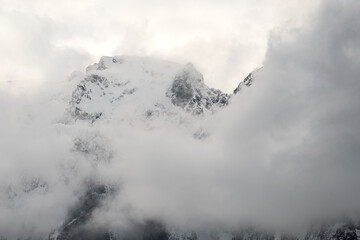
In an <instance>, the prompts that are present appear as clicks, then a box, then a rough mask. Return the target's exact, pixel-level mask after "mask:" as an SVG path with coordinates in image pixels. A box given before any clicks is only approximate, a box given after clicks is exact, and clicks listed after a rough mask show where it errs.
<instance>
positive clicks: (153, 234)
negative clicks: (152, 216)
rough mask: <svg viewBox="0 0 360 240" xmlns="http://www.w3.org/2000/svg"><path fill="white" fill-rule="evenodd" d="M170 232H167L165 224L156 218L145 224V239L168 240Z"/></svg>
mask: <svg viewBox="0 0 360 240" xmlns="http://www.w3.org/2000/svg"><path fill="white" fill-rule="evenodd" d="M169 236H170V235H169V233H168V232H167V230H166V228H165V226H164V225H163V224H162V223H161V222H159V221H155V220H149V221H147V222H146V224H145V228H144V233H143V237H142V239H143V240H168V239H169Z"/></svg>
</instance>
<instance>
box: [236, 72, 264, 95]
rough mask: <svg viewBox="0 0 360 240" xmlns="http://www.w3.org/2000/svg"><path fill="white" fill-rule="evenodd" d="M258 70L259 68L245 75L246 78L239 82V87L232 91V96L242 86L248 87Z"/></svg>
mask: <svg viewBox="0 0 360 240" xmlns="http://www.w3.org/2000/svg"><path fill="white" fill-rule="evenodd" d="M260 69H261V68H259V69H257V70H255V71H253V72H251V73H249V75H247V76H246V78H245V79H244V80H243V81H242V82H240V83H239V85H238V86H237V87H236V88H235V89H234V94H237V93H238V92H239V91H240V90H241V88H242V87H243V86H247V87H250V86H251V84H253V82H254V80H255V73H256V72H257V71H259V70H260Z"/></svg>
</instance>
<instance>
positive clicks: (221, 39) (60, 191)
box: [0, 0, 360, 236]
mask: <svg viewBox="0 0 360 240" xmlns="http://www.w3.org/2000/svg"><path fill="white" fill-rule="evenodd" d="M259 2H260V3H261V1H259ZM175 3H177V4H175ZM216 3H218V2H210V3H207V4H208V5H207V6H209V8H208V9H209V10H208V11H209V13H208V14H209V16H210V15H214V16H216V13H217V11H220V12H221V9H222V8H225V9H229V12H228V14H229V15H230V16H231V15H233V16H236V14H237V12H236V11H235V10H233V8H230V6H234V5H235V6H237V5H236V4H239V3H237V2H225V3H222V4H220V3H219V5H217V4H216ZM230 3H231V4H230ZM260 3H259V4H260ZM273 3H275V2H273ZM37 4H41V7H40V6H38V5H37ZM74 4H75V5H71V4H70V3H68V2H64V3H62V5H61V7H59V8H57V7H55V5H53V4H49V3H48V2H42V1H39V2H36V1H35V2H32V3H31V4H29V3H27V4H26V3H22V2H21V3H19V4H18V5H13V4H11V6H10V4H9V5H7V7H6V8H4V10H2V17H3V18H4V19H7V20H8V23H6V24H10V25H6V24H5V25H4V26H23V22H21V20H19V23H16V21H15V19H13V20H11V21H9V19H12V17H13V16H14V14H15V12H17V13H18V14H19V15H20V16H22V19H24V18H23V17H24V16H25V15H27V13H26V12H28V11H30V10H31V11H32V14H34V15H32V14H30V16H28V18H25V19H27V22H29V24H30V25H31V26H34V25H36V26H38V27H36V28H35V29H38V30H39V29H40V30H41V31H40V30H39V32H37V33H36V32H33V31H34V30H35V29H32V30H29V32H27V33H26V30H27V28H26V27H23V28H20V29H19V28H17V27H14V28H10V29H12V31H14V32H15V33H14V34H13V35H11V31H10V29H9V30H8V31H9V36H13V37H14V39H13V41H18V40H16V39H17V38H16V37H15V36H27V37H28V39H30V41H29V42H26V44H24V43H21V44H20V43H17V44H15V45H18V46H21V47H20V48H19V49H23V50H28V51H30V53H31V54H25V56H24V57H23V58H19V59H16V58H15V55H11V54H12V53H11V51H9V52H8V54H10V56H11V57H10V58H9V59H10V60H11V61H9V63H13V64H14V68H16V69H18V66H23V65H24V66H25V65H26V64H27V63H33V64H35V65H34V66H31V65H30V67H29V68H30V69H36V71H38V72H39V79H42V77H43V75H42V74H44V73H46V74H45V75H46V76H51V75H52V74H54V73H58V74H59V75H58V76H56V78H57V77H63V76H64V75H66V74H68V73H64V72H63V71H62V70H63V69H69V68H71V67H73V66H74V65H77V64H79V65H81V64H84V63H85V62H86V61H87V59H90V58H92V57H94V56H97V54H100V55H102V54H103V53H99V52H101V51H108V53H109V54H113V53H117V51H119V52H122V51H123V52H126V53H135V52H136V53H137V54H144V55H147V54H150V55H152V54H154V55H157V54H158V55H160V56H169V57H170V58H172V57H173V58H174V59H177V58H179V59H180V58H181V59H182V58H185V57H186V56H193V55H194V56H195V57H194V58H199V60H198V61H199V68H202V65H201V63H200V62H201V61H202V60H204V61H205V63H206V59H205V58H204V59H202V57H203V56H209V55H207V51H208V50H207V49H211V48H213V47H214V46H219V47H218V48H217V47H216V48H214V49H213V51H214V53H215V55H219V56H223V57H220V58H219V59H218V61H219V62H218V64H219V65H220V66H223V69H227V68H229V70H228V71H225V70H224V72H226V73H227V74H228V75H231V73H232V71H233V73H234V74H235V73H236V70H234V68H232V67H229V66H228V64H225V63H223V62H224V61H223V60H224V59H227V58H228V55H227V54H229V53H226V51H228V50H229V49H232V50H231V51H230V52H231V54H234V55H233V58H234V59H235V60H233V61H235V62H236V61H241V60H236V59H237V58H240V59H242V58H243V55H242V53H243V52H244V49H246V48H248V46H249V45H246V44H245V43H244V42H241V41H240V42H237V40H238V39H240V38H242V37H241V36H240V35H239V36H237V35H236V34H235V37H234V38H233V39H234V40H229V39H232V38H231V37H227V36H228V35H227V34H228V33H229V32H230V30H229V32H227V30H226V28H227V27H229V28H231V29H232V27H231V26H233V25H231V24H230V26H227V25H226V24H224V25H223V26H224V27H223V28H224V29H225V30H224V32H221V30H222V27H220V26H221V24H220V20H219V19H216V18H214V20H212V19H210V18H209V19H208V21H210V22H211V21H214V26H211V27H210V28H205V29H203V30H202V31H203V32H205V33H207V31H208V32H210V33H209V35H206V34H205V33H204V35H200V36H197V35H196V36H197V38H193V37H194V36H195V34H194V32H201V29H202V27H201V26H203V25H201V24H200V26H197V25H196V24H194V25H195V26H193V24H192V21H190V20H189V22H187V20H186V19H191V20H194V19H197V20H199V21H200V19H202V18H201V16H198V18H195V16H196V14H197V13H198V12H199V9H200V7H201V6H203V5H202V4H205V3H203V2H196V3H195V4H190V3H183V2H181V3H180V2H174V3H172V4H170V5H169V3H167V2H161V1H159V4H158V5H156V6H157V7H156V8H154V10H152V11H150V12H151V13H148V12H147V10H148V9H151V7H154V6H150V5H149V4H150V3H148V2H146V3H143V4H140V2H134V3H132V4H131V5H127V7H128V8H125V9H129V8H130V9H133V10H134V11H135V9H136V11H135V12H138V13H139V15H140V16H154V19H155V20H153V19H151V18H149V19H151V20H148V22H146V21H144V22H143V21H142V20H139V19H138V18H136V17H131V16H134V15H132V14H130V13H131V11H130V13H129V12H127V11H125V10H122V11H120V10H119V12H117V11H115V10H112V9H111V8H110V7H108V8H107V7H106V6H112V4H111V2H108V3H107V4H105V3H104V4H103V5H101V6H103V7H102V8H100V7H99V6H100V5H99V4H98V3H97V2H96V1H94V2H90V3H88V4H86V5H84V6H82V7H80V6H81V4H80V5H77V4H79V3H74ZM249 4H250V3H249ZM262 4H264V5H261V4H260V6H266V7H269V6H268V3H265V2H263V3H262ZM190 5H191V6H193V8H191V9H190V8H187V6H190ZM113 6H114V5H113ZM117 6H121V5H117ZM211 6H212V7H211ZM246 6H248V7H249V8H250V9H252V10H254V11H255V10H257V11H260V10H259V9H261V7H260V8H259V9H258V8H256V9H254V7H253V8H251V6H254V5H251V4H250V5H246ZM300 6H303V5H302V4H300ZM175 7H176V9H178V8H179V12H175V10H174V9H175ZM15 9H16V11H15ZM79 9H80V10H81V11H80V10H79ZM171 9H173V10H172V11H170V10H171ZM230 9H232V11H230ZM264 9H267V8H264ZM270 9H272V8H271V7H270ZM280 9H283V10H282V11H285V9H286V10H288V9H287V8H286V7H284V8H280ZM65 10H66V11H65ZM166 10H167V11H166ZM74 11H75V12H76V13H78V12H79V13H80V12H81V14H77V15H75V14H73V13H74ZM292 11H295V10H292ZM359 11H360V5H359V2H358V1H356V0H349V1H323V2H322V4H321V5H320V8H319V11H318V12H316V14H314V15H313V16H312V17H311V18H309V19H308V20H307V21H305V24H304V25H303V24H301V27H300V28H288V27H283V28H278V29H277V31H275V32H274V33H273V35H272V36H271V38H270V40H269V48H268V50H267V53H266V57H265V60H264V69H263V70H262V71H261V72H259V74H258V75H257V78H256V81H255V83H254V84H253V85H252V86H251V87H250V88H246V89H243V91H242V92H240V94H239V95H237V96H235V97H234V98H233V99H232V104H231V105H230V106H229V107H228V108H227V109H225V110H223V111H220V112H218V114H217V115H216V116H215V117H214V118H212V119H211V120H209V121H208V122H207V123H206V125H205V127H206V128H207V129H208V130H209V132H210V133H211V135H210V137H209V138H207V139H204V140H202V141H198V140H195V139H192V137H191V136H189V134H188V132H186V131H184V130H183V128H179V127H178V126H177V125H176V126H174V125H171V124H170V125H169V124H164V125H163V126H162V127H158V128H156V129H153V130H151V131H146V130H145V129H146V128H144V127H143V126H140V127H139V126H137V125H136V124H135V125H133V126H132V127H129V126H128V125H127V124H126V123H125V124H115V125H111V124H109V125H105V126H101V125H96V124H95V125H94V126H92V127H91V128H90V127H89V126H88V125H86V124H84V125H83V124H81V123H77V124H75V125H73V126H62V125H61V124H54V121H53V119H56V117H57V116H59V115H60V114H61V113H62V112H63V111H64V105H62V104H55V103H54V102H46V101H45V102H44V100H43V99H48V96H49V95H51V93H52V91H50V93H49V88H48V87H47V86H49V85H43V86H44V88H43V89H44V90H45V91H40V92H38V93H34V94H29V95H19V94H18V95H16V96H13V95H12V94H10V93H8V92H6V91H2V92H0V107H1V109H2V114H3V117H2V118H1V124H0V130H1V133H2V134H1V135H0V143H1V144H0V158H1V160H2V162H1V163H2V167H1V168H0V173H1V174H0V183H1V184H0V187H1V188H0V191H2V193H4V194H2V195H0V202H1V203H4V204H1V205H0V213H1V214H0V223H1V224H0V226H1V227H0V232H2V233H5V234H7V235H9V236H19V235H21V234H24V235H25V236H29V235H34V236H39V235H43V236H45V235H46V234H47V233H48V232H49V231H50V230H51V229H53V228H54V227H56V226H58V225H59V224H60V221H61V219H63V218H64V216H65V214H66V212H67V210H68V207H69V206H71V205H72V204H73V203H74V202H75V201H76V198H77V197H78V195H76V194H75V196H72V194H74V193H77V194H81V191H80V190H79V189H80V188H81V186H82V183H83V182H84V181H85V180H86V179H88V178H89V177H91V178H96V179H101V180H102V181H104V182H111V183H119V182H120V183H121V190H120V191H119V195H118V196H117V197H116V198H115V199H113V200H111V201H109V202H108V204H106V205H105V206H104V208H103V209H99V211H97V212H96V214H95V215H94V222H95V223H97V224H106V225H107V226H111V227H119V226H122V227H123V226H125V225H126V224H127V222H126V221H127V218H133V219H142V218H148V217H158V218H160V219H163V220H165V221H166V222H168V223H172V224H175V225H177V224H179V225H185V226H187V225H191V227H202V226H204V225H207V226H212V224H214V225H223V226H227V227H229V228H231V227H235V226H236V227H237V226H238V224H240V223H241V222H243V221H253V222H255V223H260V224H265V225H267V226H271V227H274V226H275V227H280V226H287V227H289V224H290V225H293V224H299V223H304V222H306V223H307V222H308V221H309V219H314V218H330V217H335V216H338V215H339V214H343V213H350V215H355V216H356V217H358V216H359V212H360V206H359V201H358V200H359V199H360V189H359V184H358V183H359V182H360V178H359V174H358V173H359V171H360V161H359V155H360V152H359V147H358V146H359V144H360V132H359V129H360V128H359V127H360V126H359V123H360V119H359V118H360V105H359V104H360V99H359V94H358V92H359V91H360V82H359V79H358V76H359V75H360V74H359V73H360V72H359V69H360V68H359V67H360V66H359V64H360V57H359V49H360V46H359V43H360V35H359V31H358V29H360V26H359V23H360V19H359V16H358V14H357V13H358V12H359ZM185 12H186V13H187V14H186V16H187V17H188V18H186V19H184V20H183V18H182V17H181V16H183V14H181V13H185ZM290 12H291V11H290ZM170 13H172V14H170ZM218 13H219V12H218ZM24 14H25V15H24ZM117 14H118V15H119V16H120V18H119V19H118V21H119V22H117V20H116V19H117V18H116V16H117ZM122 14H123V15H122ZM161 14H163V15H161ZM259 14H260V13H259V12H258V14H257V15H259ZM102 15H104V16H106V18H104V17H100V18H96V16H98V17H99V16H102ZM170 15H171V16H173V17H170V18H169V19H170V20H169V22H170V23H171V24H170V23H169V25H166V24H165V25H164V27H163V28H164V29H167V28H169V29H168V31H169V32H172V31H174V33H173V34H175V33H176V32H177V31H175V30H176V28H173V27H172V26H175V25H174V24H175V23H178V24H179V25H181V26H178V29H179V30H181V31H183V32H187V31H189V32H190V33H189V34H188V35H187V34H184V36H183V38H185V40H181V38H182V37H181V38H180V40H178V41H179V42H176V40H175V39H176V37H174V38H170V37H169V36H170V35H167V34H165V33H166V32H167V31H165V32H163V34H164V35H161V34H160V33H159V34H156V35H152V34H153V33H154V32H156V31H159V32H160V30H159V29H160V27H159V26H160V25H161V24H160V23H163V22H162V21H161V19H165V18H167V17H169V16H170ZM220 15H221V14H220ZM40 16H41V17H40ZM49 16H51V17H49ZM122 17H123V18H124V19H127V20H128V21H126V22H125V24H123V23H122V22H121V21H120V19H122ZM250 17H252V15H251V16H250ZM139 18H140V19H145V18H142V17H139ZM39 19H40V20H39ZM44 19H46V20H44ZM111 19H115V20H113V21H114V22H113V23H112V24H111ZM129 19H130V20H129ZM229 19H230V18H229ZM229 19H228V20H224V21H225V23H230V22H231V21H230V20H229ZM271 19H272V18H271ZM86 20H88V21H89V23H90V24H89V26H88V27H84V26H86V24H85V23H86ZM175 20H177V21H175ZM180 20H183V21H180ZM152 21H155V22H156V21H159V22H160V23H158V24H154V23H152ZM204 21H205V20H204ZM208 21H205V23H207V22H208ZM226 21H228V22H226ZM183 23H185V25H182V24H183ZM205 23H204V25H206V24H205ZM12 24H15V25H12ZM186 24H188V25H186ZM256 24H260V25H261V23H260V22H258V23H256ZM72 25H73V26H72ZM49 26H50V27H49ZM93 26H95V28H94V27H93ZM161 26H162V25H161ZM255 26H256V25H253V27H255ZM117 27H118V29H117V30H118V31H119V32H122V31H125V32H127V33H128V34H125V35H121V36H124V38H121V39H122V40H121V43H118V42H117V40H112V39H116V38H113V37H114V36H115V35H113V34H116V33H117V31H114V30H113V29H114V28H117ZM157 27H158V30H156V29H157ZM46 29H48V30H47V31H46ZM51 29H61V30H59V31H57V30H56V31H54V32H53V31H52V30H51ZM93 29H95V30H93ZM124 29H125V30H124ZM214 29H217V30H219V31H220V34H219V36H216V37H214V35H216V34H215V33H214V32H212V31H213V30H214ZM110 30H113V31H110ZM67 31H69V32H68V33H67ZM19 32H21V34H24V35H21V34H20V33H19ZM23 32H25V33H23ZM144 32H145V33H146V34H145V35H143V33H144ZM106 33H107V34H109V35H107V34H106ZM150 33H151V34H150ZM58 34H59V35H58ZM192 34H193V35H192ZM42 36H46V38H43V37H42ZM65 36H66V37H65ZM89 36H91V37H89ZM125 36H126V37H125ZM144 36H145V37H144ZM158 36H162V37H159V38H157V37H158ZM171 36H172V35H171ZM186 36H190V37H189V38H188V39H187V38H186ZM143 37H144V38H143ZM167 37H169V38H167ZM76 39H78V41H76ZM86 39H87V40H86ZM154 39H160V40H158V41H159V42H158V43H159V45H162V44H164V45H162V46H165V45H166V44H168V45H169V42H170V45H172V43H173V42H175V44H174V46H170V47H164V48H162V50H159V49H160V48H159V49H156V48H152V47H149V46H150V45H151V44H150V45H149V42H148V40H149V41H150V43H155V42H156V41H155V40H154ZM164 39H169V40H166V41H164ZM250 39H251V38H250ZM250 39H249V40H247V41H249V42H251V41H250ZM254 39H255V37H254ZM41 40H43V41H41ZM135 40H136V41H135ZM5 41H8V44H9V45H11V44H10V43H11V42H12V41H10V40H9V38H7V40H5ZM38 41H39V42H38ZM111 41H114V42H113V43H112V42H111ZM152 41H153V42H152ZM161 41H164V42H165V43H161ZM98 42H100V43H101V44H97V43H98ZM229 42H230V43H229ZM255 42H256V41H255ZM55 43H56V44H58V45H56V44H55ZM106 43H109V45H107V44H106ZM134 43H136V44H134ZM224 43H226V44H225V45H224V46H225V47H224V48H222V46H223V44H224ZM82 44H83V45H82ZM112 44H113V45H112ZM132 44H134V45H132ZM242 44H245V45H244V46H246V47H244V48H243V45H242ZM256 44H258V43H256ZM256 44H255V45H256ZM15 45H14V46H15ZM3 46H5V45H3ZM60 46H61V47H60ZM96 46H97V47H96ZM107 46H110V47H109V48H107ZM139 46H140V47H139ZM229 46H231V47H230V48H229ZM42 47H44V48H42ZM65 47H66V48H65ZM93 47H94V48H93ZM175 47H176V48H177V49H178V50H176V49H175ZM202 47H204V50H201V49H202ZM255 48H256V47H255ZM2 49H4V50H5V49H6V48H4V47H3V48H2ZM9 49H11V48H9ZM14 49H15V48H14ZM41 49H42V50H43V52H40V50H41ZM114 49H115V50H114ZM116 49H118V50H116ZM119 49H120V50H119ZM155 49H156V50H157V51H159V53H158V52H156V51H155ZM192 49H193V51H192ZM90 50H92V51H94V52H90ZM67 51H69V52H67ZM97 51H99V52H97ZM181 51H183V52H184V53H185V54H184V55H181V54H180V53H181ZM197 51H200V52H201V51H204V54H201V55H200V57H197V55H196V52H197ZM224 51H225V53H224ZM237 51H239V52H240V53H241V54H239V55H238V54H236V52H237ZM20 52H21V51H20V50H19V51H18V52H17V53H20ZM53 53H56V54H55V56H56V57H54V58H52V56H53ZM44 54H45V56H47V58H45V59H42V57H43V56H44ZM69 54H70V55H71V56H73V57H70V58H69V59H71V61H70V62H68V58H67V56H69ZM106 54H107V53H106ZM231 54H230V55H231ZM247 54H249V55H251V51H249V53H247ZM57 57H59V58H57ZM39 59H42V62H41V63H42V64H43V65H44V68H42V67H40V65H41V64H40V65H38V63H37V62H36V61H35V60H39ZM200 59H202V60H200ZM33 60H34V61H33ZM2 61H4V62H5V60H2ZM16 61H18V62H19V65H16ZM34 62H35V63H34ZM65 62H66V63H67V64H69V65H65V66H64V63H65ZM220 62H221V63H220ZM225 62H226V61H225ZM230 62H231V61H230ZM254 62H255V63H257V62H256V61H254ZM73 64H74V65H73ZM207 64H209V66H211V69H210V70H206V69H205V71H211V70H212V69H215V66H218V64H215V63H214V65H212V63H211V62H207ZM222 64H223V65H222ZM230 65H231V64H230ZM7 66H11V64H10V65H7ZM52 67H53V69H52ZM19 69H20V68H19ZM44 69H45V70H47V69H50V70H49V71H48V72H47V71H45V70H44ZM64 71H66V70H64ZM221 71H222V70H220V72H221ZM10 72H11V71H9V73H10ZM1 73H2V74H5V73H7V72H6V70H2V72H1ZM24 73H26V72H24ZM20 75H21V76H22V75H24V74H23V73H22V72H20V73H19V75H16V76H20ZM25 75H26V74H25ZM45 75H44V76H45ZM35 76H37V75H35ZM37 78H38V77H37ZM209 85H210V84H209ZM51 86H54V85H51ZM69 93H70V92H68V94H69ZM43 94H45V96H44V95H43ZM65 99H66V98H65ZM65 103H66V101H65ZM124 125H125V126H124ZM79 135H85V136H88V135H90V136H92V135H96V136H97V137H99V135H100V137H99V138H100V139H101V138H104V139H107V140H108V141H109V142H110V143H108V142H107V143H106V144H109V148H111V149H112V150H113V152H112V154H113V155H112V159H111V161H110V162H109V163H106V164H104V165H100V166H98V167H97V168H96V169H94V166H93V165H92V163H91V162H89V161H88V160H87V159H86V158H84V157H82V156H81V155H75V156H74V153H73V152H71V151H72V148H73V138H75V137H78V136H79ZM39 149H41V151H39ZM139 149H141V151H139ZM32 179H40V180H42V179H44V181H45V182H46V183H47V185H46V186H47V187H48V190H49V191H47V192H46V193H42V192H37V191H38V190H37V191H36V192H31V191H30V192H27V193H26V194H25V193H23V192H24V191H23V190H24V189H23V188H24V187H26V184H25V185H24V182H25V183H26V182H28V181H29V180H32ZM69 179H71V181H69ZM30 182H31V181H30ZM20 193H21V194H23V195H21V194H20ZM19 194H20V195H19ZM11 197H14V198H11ZM14 199H15V201H14ZM14 204H15V205H14ZM50 209H56V210H54V211H50ZM49 212H50V213H51V215H50V216H49V215H48V214H49ZM119 216H120V217H119ZM34 217H36V219H37V221H33V219H34ZM15 223H16V224H15ZM20 225H21V226H23V227H22V228H21V229H19V227H18V226H20Z"/></svg>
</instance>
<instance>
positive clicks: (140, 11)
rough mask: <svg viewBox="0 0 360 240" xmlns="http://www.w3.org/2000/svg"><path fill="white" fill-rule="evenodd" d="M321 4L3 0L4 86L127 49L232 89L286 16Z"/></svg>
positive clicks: (290, 18)
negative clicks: (185, 66) (191, 67)
mask: <svg viewBox="0 0 360 240" xmlns="http://www.w3.org/2000/svg"><path fill="white" fill-rule="evenodd" d="M316 5H317V4H316V1H315V2H314V1H310V0H306V1H287V2H286V3H284V1H279V0H273V1H264V0H259V1H249V0H246V1H231V0H229V1H217V0H214V1H161V0H157V1H151V2H150V1H145V0H136V1H111V0H110V1H99V0H92V1H76V2H74V1H67V0H66V1H56V2H54V1H43V0H35V1H25V0H11V1H10V0H9V1H8V0H2V1H1V9H0V19H1V21H0V26H1V29H2V30H1V41H0V51H1V53H2V56H6V57H3V58H2V60H1V65H2V66H3V68H2V70H1V71H0V79H1V82H0V84H1V86H0V87H2V88H8V89H9V88H10V87H11V86H13V87H12V88H15V89H16V87H18V86H24V85H26V87H27V88H28V87H31V86H32V87H38V86H39V84H40V83H43V82H48V81H55V80H56V81H60V80H63V79H65V78H66V77H67V76H68V75H69V74H70V73H71V71H72V70H74V69H83V68H84V67H85V66H86V65H89V64H91V63H92V62H94V61H97V59H99V58H100V57H101V56H103V55H123V54H127V55H141V56H144V55H150V56H156V57H160V58H164V59H167V60H174V61H180V62H189V61H190V62H193V63H194V64H195V65H196V66H197V67H198V68H199V70H200V71H201V72H202V73H203V74H204V75H205V78H206V79H207V80H206V81H207V82H208V83H209V85H212V86H214V87H217V88H221V89H223V90H225V91H232V90H233V88H234V87H235V86H236V85H237V83H238V82H239V81H240V80H241V79H242V78H243V77H244V76H246V75H247V74H248V73H249V72H250V71H252V70H253V69H254V68H256V67H258V66H259V65H261V64H262V60H263V57H264V54H265V51H266V47H267V37H268V32H269V31H270V30H272V29H273V28H276V27H278V26H280V25H281V24H283V23H285V22H292V24H295V25H297V24H301V22H302V19H304V18H305V16H306V15H307V14H308V13H309V12H311V11H312V10H314V9H315V8H316ZM9 81H12V85H11V84H9ZM14 81H16V82H14ZM16 83H19V84H18V85H16Z"/></svg>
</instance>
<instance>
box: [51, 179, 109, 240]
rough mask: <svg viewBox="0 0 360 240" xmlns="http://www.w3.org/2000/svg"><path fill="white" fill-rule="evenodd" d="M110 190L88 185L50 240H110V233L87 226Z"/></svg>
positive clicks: (104, 187) (105, 187) (100, 186)
mask: <svg viewBox="0 0 360 240" xmlns="http://www.w3.org/2000/svg"><path fill="white" fill-rule="evenodd" d="M112 192H113V190H112V189H110V188H109V187H107V186H105V185H103V184H89V185H88V187H87V190H86V192H85V194H84V195H83V196H82V197H80V199H79V203H78V204H77V205H76V206H75V207H74V208H73V209H72V210H70V212H69V216H68V218H67V220H66V221H65V222H64V224H63V225H62V226H61V227H60V229H59V230H58V231H57V233H54V234H52V235H51V236H50V237H49V239H50V240H110V239H111V233H109V232H108V231H107V230H105V229H92V228H89V226H88V225H87V224H88V223H89V221H90V220H91V216H92V213H93V212H94V210H95V209H96V208H99V207H100V206H101V203H102V201H103V200H104V199H105V198H107V197H108V196H110V195H111V193H112Z"/></svg>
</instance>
